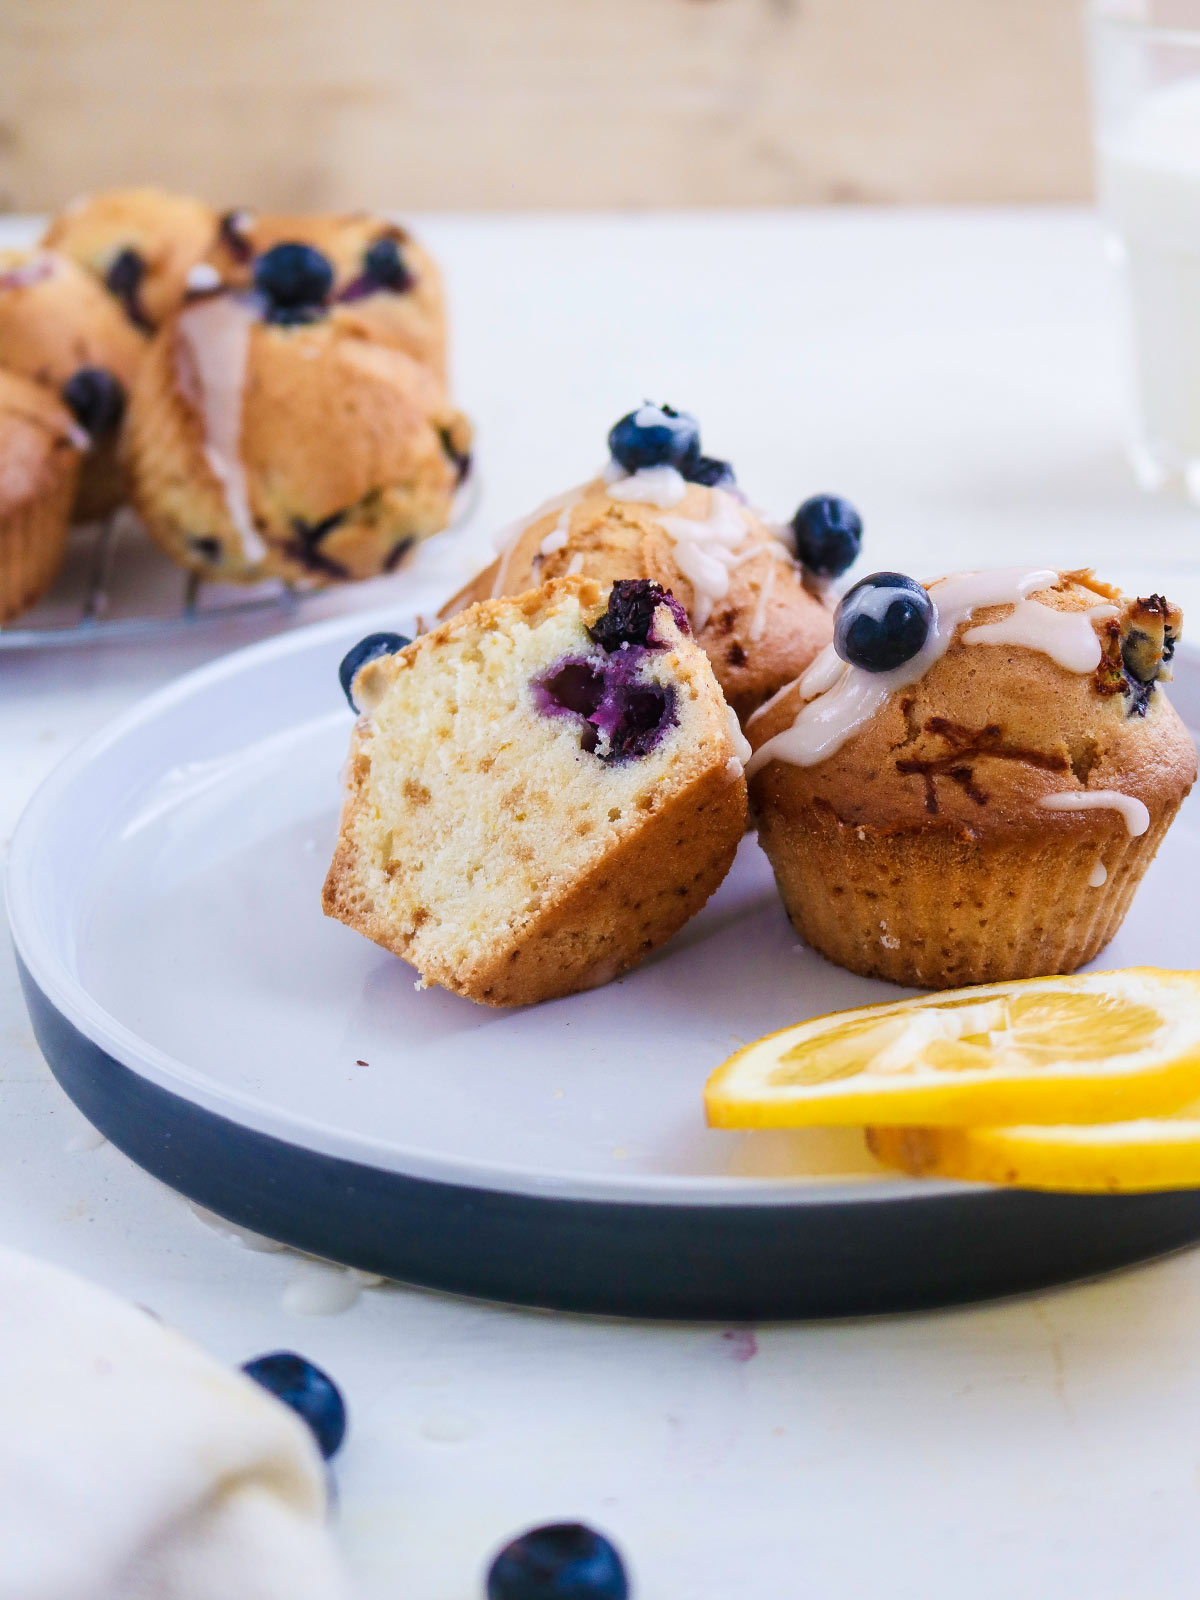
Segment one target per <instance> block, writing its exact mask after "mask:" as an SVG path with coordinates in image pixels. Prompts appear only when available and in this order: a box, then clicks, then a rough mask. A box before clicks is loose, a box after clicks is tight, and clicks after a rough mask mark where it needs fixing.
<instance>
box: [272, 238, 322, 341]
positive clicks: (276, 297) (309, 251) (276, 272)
mask: <svg viewBox="0 0 1200 1600" xmlns="http://www.w3.org/2000/svg"><path fill="white" fill-rule="evenodd" d="M254 287H255V288H256V289H257V290H258V292H259V294H261V295H262V297H263V299H264V300H265V301H266V306H267V321H268V322H277V323H283V324H285V325H286V324H288V323H296V322H312V321H313V320H314V319H315V318H316V317H319V316H320V314H321V312H322V311H323V310H324V308H325V304H326V302H327V300H328V299H329V291H330V290H331V289H332V288H333V268H332V267H331V266H330V264H329V262H328V260H327V259H326V258H325V257H324V256H323V255H322V254H321V252H320V251H319V250H315V249H314V248H313V246H312V245H310V244H298V243H293V242H288V243H284V244H277V245H273V246H272V247H271V249H270V250H268V251H266V252H265V253H264V254H263V255H261V256H259V258H258V260H257V261H256V262H255V263H254Z"/></svg>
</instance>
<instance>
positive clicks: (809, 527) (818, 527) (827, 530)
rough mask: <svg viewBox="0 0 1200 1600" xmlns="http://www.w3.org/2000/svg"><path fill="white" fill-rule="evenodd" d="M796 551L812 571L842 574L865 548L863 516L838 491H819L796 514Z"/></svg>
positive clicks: (831, 575) (825, 575) (830, 575)
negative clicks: (832, 492) (830, 492)
mask: <svg viewBox="0 0 1200 1600" xmlns="http://www.w3.org/2000/svg"><path fill="white" fill-rule="evenodd" d="M791 526H792V533H793V535H794V536H795V540H796V554H797V556H799V558H800V560H801V561H802V562H803V564H804V565H805V566H806V567H807V568H808V570H809V571H810V572H815V573H816V574H817V576H818V577H822V578H840V577H841V575H842V573H843V572H845V571H846V570H847V568H849V567H851V566H853V564H854V562H855V561H857V559H858V553H859V551H860V550H861V549H862V531H863V528H862V518H861V517H860V516H859V514H858V512H857V511H856V510H855V509H854V507H853V506H852V505H851V504H850V502H849V500H843V499H842V497H841V496H840V495H836V494H815V495H813V496H812V498H811V499H809V500H806V501H805V502H804V504H803V505H802V506H801V507H800V509H799V510H798V511H797V512H796V515H795V516H794V517H793V518H792V523H791Z"/></svg>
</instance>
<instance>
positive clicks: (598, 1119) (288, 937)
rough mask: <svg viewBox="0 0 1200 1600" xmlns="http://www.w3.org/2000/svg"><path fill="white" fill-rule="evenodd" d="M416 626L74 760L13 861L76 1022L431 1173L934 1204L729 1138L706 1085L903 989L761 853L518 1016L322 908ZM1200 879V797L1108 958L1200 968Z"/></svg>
mask: <svg viewBox="0 0 1200 1600" xmlns="http://www.w3.org/2000/svg"><path fill="white" fill-rule="evenodd" d="M397 626H399V627H401V628H403V619H398V618H397V617H396V615H395V613H394V612H392V611H389V612H387V613H381V614H373V615H365V616H363V615H359V616H357V617H354V618H350V619H338V620H337V621H335V622H330V623H323V624H320V625H318V626H316V627H313V628H309V629H305V630H302V631H300V632H297V633H293V634H289V635H286V636H284V637H282V638H279V639H275V640H271V641H269V642H267V643H266V644H262V645H257V646H255V647H253V648H252V649H249V650H245V651H242V652H239V653H238V654H236V655H234V656H230V657H227V658H226V659H225V660H223V661H220V662H218V663H216V664H215V665H213V666H211V667H207V668H205V669H203V670H202V671H200V672H198V673H194V674H191V675H190V676H189V677H187V678H185V679H182V680H181V681H180V682H179V683H177V684H175V685H172V686H171V687H170V688H168V689H166V690H164V691H162V692H161V693H159V694H158V695H156V696H154V697H153V698H152V699H150V700H149V701H147V702H145V703H144V704H143V705H142V706H140V707H138V708H137V709H136V710H135V711H133V712H132V713H130V714H129V715H127V716H126V717H124V718H122V719H121V720H120V721H119V722H118V723H116V724H114V725H113V726H112V727H111V728H109V729H108V730H107V731H106V732H104V733H103V734H101V735H98V736H97V737H96V738H95V739H93V740H91V741H89V743H88V744H86V745H85V746H84V747H82V748H81V749H80V750H79V751H78V752H77V753H76V754H75V755H74V756H72V757H71V758H70V759H69V760H68V761H67V762H66V763H64V765H63V766H62V767H60V768H59V769H58V771H57V772H56V773H55V774H54V775H53V776H52V778H51V779H50V780H49V782H48V783H47V784H46V785H45V786H44V788H43V789H42V790H41V791H40V793H39V794H38V796H37V797H36V799H35V800H34V802H33V803H32V805H31V806H30V808H29V810H28V812H27V813H26V816H25V818H24V819H23V821H22V824H21V827H20V829H19V831H18V834H17V837H16V839H15V840H14V843H13V849H12V853H11V859H10V869H9V902H10V914H11V920H12V924H13V929H14V935H15V937H16V940H17V944H18V948H19V949H20V951H21V954H22V956H23V958H24V959H25V961H26V963H27V965H28V966H29V968H30V970H31V972H32V973H33V976H34V978H35V979H36V980H37V981H38V983H39V985H40V986H41V988H42V989H43V990H44V992H45V993H46V994H47V996H48V997H49V998H50V999H51V1001H52V1002H53V1003H54V1004H55V1005H56V1006H57V1008H58V1009H59V1010H60V1011H61V1012H63V1014H64V1015H66V1016H67V1017H68V1018H69V1019H70V1020H71V1021H73V1022H74V1023H75V1025H76V1026H77V1027H78V1028H79V1029H80V1030H81V1031H82V1032H83V1033H84V1034H86V1035H87V1036H88V1037H89V1038H91V1039H92V1040H93V1041H94V1042H95V1043H97V1044H98V1045H100V1046H101V1047H102V1048H103V1049H105V1050H107V1051H108V1052H109V1053H110V1054H112V1055H114V1056H116V1057H117V1058H118V1059H119V1060H121V1061H123V1062H125V1063H126V1064H127V1065H129V1066H131V1067H133V1068H134V1069H135V1070H137V1071H138V1072H140V1073H142V1074H144V1075H145V1076H146V1077H148V1078H150V1079H152V1080H153V1081H154V1082H156V1083H159V1084H160V1085H162V1086H164V1087H166V1088H168V1089H172V1090H174V1091H175V1092H176V1093H178V1094H180V1095H182V1096H184V1097H185V1098H187V1099H188V1100H190V1101H192V1102H193V1103H195V1104H197V1105H200V1106H203V1107H205V1108H207V1109H209V1110H213V1111H216V1112H218V1113H220V1114H222V1115H224V1116H227V1117H230V1118H232V1119H233V1120H235V1121H237V1122H240V1123H242V1124H243V1125H245V1126H248V1127H252V1128H255V1129H257V1130H259V1131H263V1132H267V1133H271V1134H274V1135H276V1136H278V1137H281V1138H284V1139H286V1140H288V1141H290V1142H292V1143H294V1144H300V1145H303V1146H305V1147H306V1148H309V1149H312V1150H316V1151H320V1152H322V1153H325V1154H332V1155H340V1156H347V1157H349V1158H351V1159H356V1160H360V1161H364V1162H367V1163H369V1164H372V1165H375V1166H379V1167H383V1168H386V1169H389V1170H393V1171H399V1172H404V1173H407V1174H410V1175H412V1176H417V1177H431V1178H438V1179H444V1180H447V1181H452V1182H460V1183H467V1184H470V1185H472V1186H475V1187H483V1188H495V1189H503V1190H514V1191H518V1192H525V1193H537V1194H544V1195H561V1196H571V1197H576V1198H598V1199H626V1200H642V1199H658V1200H662V1201H673V1202H677V1203H678V1202H687V1201H689V1200H703V1201H707V1202H709V1203H712V1202H729V1203H734V1204H745V1203H747V1202H750V1203H783V1202H788V1203H793V1204H794V1203H795V1202H796V1201H797V1199H799V1198H803V1197H807V1198H811V1199H812V1200H813V1201H814V1202H819V1201H821V1200H822V1199H824V1198H833V1197H834V1196H835V1195H836V1197H837V1198H838V1199H839V1200H843V1201H844V1200H846V1199H848V1198H851V1197H854V1198H861V1199H875V1200H878V1199H884V1198H888V1199H892V1198H894V1199H902V1198H904V1197H906V1196H907V1195H909V1194H912V1193H913V1192H915V1191H916V1189H917V1188H918V1187H920V1189H921V1192H922V1193H923V1194H926V1195H928V1194H929V1193H930V1190H931V1188H932V1187H933V1186H932V1185H930V1184H928V1183H926V1184H924V1185H921V1186H918V1185H916V1184H913V1183H912V1182H910V1181H909V1180H906V1179H903V1178H900V1177H896V1176H893V1175H890V1174H886V1173H885V1172H884V1171H883V1169H881V1168H879V1167H878V1166H877V1165H876V1164H875V1163H874V1162H873V1160H872V1158H871V1157H870V1156H869V1154H868V1153H867V1152H866V1150H865V1147H864V1145H863V1142H862V1138H861V1135H860V1134H858V1133H857V1132H855V1131H853V1130H838V1131H832V1130H830V1131H813V1132H806V1133H778V1134H774V1133H757V1134H738V1133H731V1132H715V1131H713V1130H710V1129H708V1128H707V1127H706V1126H705V1123H704V1119H703V1114H702V1110H701V1090H702V1088H703V1084H704V1081H705V1078H706V1077H707V1075H708V1073H709V1072H710V1071H711V1070H712V1068H713V1067H715V1066H716V1065H717V1064H718V1063H719V1062H720V1061H721V1060H722V1059H723V1058H724V1057H725V1056H726V1055H728V1054H729V1053H730V1051H731V1050H733V1049H734V1048H736V1047H737V1046H738V1045H739V1044H741V1043H743V1042H744V1041H746V1040H748V1039H751V1038H754V1037H756V1036H757V1035H759V1034H761V1033H764V1032H766V1031H768V1030H770V1029H773V1028H778V1027H782V1026H785V1025H786V1024H788V1023H791V1022H794V1021H797V1020H799V1019H801V1018H803V1017H807V1016H811V1015H815V1014H817V1013H820V1012H823V1011H829V1010H834V1009H838V1008H841V1007H844V1006H852V1005H860V1004H864V1003H867V1002H870V1001H873V1000H877V999H883V998H895V997H896V996H897V995H898V994H899V993H901V991H899V990H897V989H895V988H894V987H892V986H891V985H888V984H883V983H878V982H870V981H867V980H864V979H861V978H858V977H855V976H854V975H853V974H851V973H848V972H844V971H842V970H841V969H840V968H838V967H834V966H832V965H830V964H829V963H828V962H826V961H824V960H823V959H822V958H821V957H820V956H818V955H816V954H814V953H813V952H812V951H810V950H808V949H806V948H805V947H803V946H802V945H800V944H799V941H798V939H797V936H796V935H795V933H794V932H793V931H792V929H791V927H790V926H789V924H788V922H787V919H786V917H785V916H784V913H783V910H782V907H781V905H780V903H779V900H778V898H777V896H776V894H775V890H774V884H773V880H772V877H771V873H770V870H769V868H768V866H767V863H766V860H765V858H764V857H763V855H762V853H761V852H760V850H759V849H758V847H757V845H756V843H755V842H754V840H753V838H752V837H748V838H747V839H746V840H745V841H744V842H743V845H742V848H741V850H740V853H739V855H738V859H737V862H736V864H735V866H734V869H733V871H732V872H731V874H730V876H729V878H728V879H727V880H726V882H725V884H724V885H723V886H722V888H721V889H720V891H719V892H718V893H717V894H716V895H715V896H714V898H713V899H712V901H711V902H710V903H709V905H708V906H707V907H706V908H705V910H704V911H703V912H702V913H701V915H700V916H698V917H697V918H695V919H694V920H693V921H692V922H691V923H690V924H689V925H688V926H687V927H686V928H684V929H683V930H682V932H681V933H680V934H679V935H677V936H676V938H675V939H674V940H672V941H671V943H670V944H669V945H667V946H666V947H665V948H664V949H663V950H661V951H659V952H658V953H657V954H656V955H655V956H654V957H652V958H651V959H650V960H649V961H647V962H646V963H645V964H644V965H643V966H642V967H641V968H640V969H638V970H637V971H636V972H634V973H632V974H630V975H628V976H627V977H625V978H623V979H621V980H619V981H618V982H616V983H613V984H610V985H609V986H607V987H606V988H603V989H599V990H595V991H592V992H590V993H588V994H583V995H576V996H573V997H571V998H569V999H566V1000H560V1001H555V1002H552V1003H550V1004H547V1005H543V1006H538V1007H532V1008H528V1009H525V1010H521V1011H509V1012H503V1011H492V1010H489V1009H487V1008H484V1007H479V1006H475V1005H473V1004H472V1003H471V1002H469V1001H467V1000H463V999H460V998H458V997H457V996H454V995H450V994H446V993H444V992H443V991H441V990H427V991H423V992H418V991H416V990H415V988H414V978H415V974H414V973H413V971H412V969H411V968H409V967H408V966H407V965H405V964H404V963H402V962H400V961H398V960H396V959H395V958H394V957H392V956H390V955H388V954H387V953H385V952H383V951H381V950H379V949H377V948H376V947H375V946H374V945H371V944H370V943H368V942H367V941H366V940H364V939H362V938H360V937H359V936H358V935H356V934H354V933H352V932H351V931H350V930H348V929H347V928H344V927H342V926H341V925H340V924H337V923H333V922H330V921H328V920H327V919H326V918H325V917H324V916H323V915H322V913H321V909H320V889H321V883H322V879H323V877H324V873H325V868H326V865H327V863H328V860H329V856H330V853H331V849H332V844H333V839H334V834H335V830H336V824H337V813H338V805H339V799H340V779H339V769H340V767H341V764H342V761H343V759H344V756H345V751H346V744H347V739H348V735H349V732H350V727H351V722H352V718H351V713H350V712H349V710H348V709H347V708H346V706H345V702H344V700H342V698H341V691H340V689H339V688H338V685H337V665H338V662H339V660H340V658H341V656H342V655H343V653H344V652H345V650H346V649H347V648H349V646H350V645H351V644H353V643H354V641H355V640H356V639H358V638H359V637H361V636H362V635H363V634H365V633H368V632H371V631H373V630H375V629H377V628H381V627H393V628H394V627H397ZM1172 695H1173V698H1174V700H1175V703H1176V704H1177V705H1178V706H1179V708H1180V710H1181V711H1182V712H1183V713H1184V716H1185V718H1186V719H1187V720H1188V722H1189V725H1191V726H1192V727H1195V726H1197V725H1198V724H1200V655H1196V654H1192V653H1188V652H1186V651H1184V652H1181V657H1180V660H1179V662H1178V667H1177V681H1176V684H1175V686H1174V689H1173V691H1172ZM1198 877H1200V817H1198V814H1197V812H1196V809H1195V802H1194V801H1193V802H1191V803H1189V804H1188V805H1185V807H1184V810H1183V812H1182V813H1181V815H1180V818H1179V820H1178V821H1177V822H1176V824H1175V826H1174V828H1173V829H1172V831H1171V834H1170V835H1169V837H1168V839H1167V841H1166V843H1165V844H1164V846H1163V849H1162V852H1161V854H1160V856H1159V858H1158V860H1157V861H1156V862H1155V863H1154V865H1153V866H1152V867H1151V869H1150V872H1149V874H1148V875H1147V878H1146V880H1145V882H1144V884H1143V886H1142V888H1141V890H1140V892H1139V894H1138V896H1137V898H1136V900H1135V902H1134V905H1133V909H1132V911H1131V913H1130V915H1129V917H1128V919H1127V921H1126V923H1125V926H1124V927H1123V928H1122V930H1121V932H1120V933H1119V935H1118V937H1117V938H1116V940H1114V942H1113V943H1112V944H1111V945H1110V946H1109V948H1108V949H1107V950H1106V951H1104V952H1103V953H1102V955H1101V957H1100V959H1099V961H1098V962H1097V963H1096V965H1098V966H1102V967H1117V966H1125V965H1134V964H1138V965H1142V964H1145V965H1161V966H1166V967H1189V966H1197V967H1200V934H1198V933H1197V931H1196V926H1195V919H1194V916H1193V914H1192V904H1193V901H1194V887H1193V886H1194V885H1195V884H1196V882H1197V881H1198ZM359 1063H366V1064H365V1065H360V1064H359Z"/></svg>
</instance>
